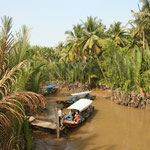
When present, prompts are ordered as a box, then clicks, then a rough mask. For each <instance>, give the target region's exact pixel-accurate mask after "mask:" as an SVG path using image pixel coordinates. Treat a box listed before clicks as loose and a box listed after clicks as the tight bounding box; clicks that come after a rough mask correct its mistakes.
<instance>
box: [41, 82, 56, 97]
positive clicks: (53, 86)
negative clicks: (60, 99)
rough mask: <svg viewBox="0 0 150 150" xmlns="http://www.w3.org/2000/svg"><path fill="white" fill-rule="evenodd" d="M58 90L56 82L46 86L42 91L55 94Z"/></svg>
mask: <svg viewBox="0 0 150 150" xmlns="http://www.w3.org/2000/svg"><path fill="white" fill-rule="evenodd" d="M57 90H58V88H57V87H56V84H51V85H48V86H45V87H44V88H43V90H42V92H41V93H42V94H43V95H48V94H54V93H56V92H57Z"/></svg>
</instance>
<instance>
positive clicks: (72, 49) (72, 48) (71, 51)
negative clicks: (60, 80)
mask: <svg viewBox="0 0 150 150" xmlns="http://www.w3.org/2000/svg"><path fill="white" fill-rule="evenodd" d="M82 29H83V28H82V25H80V24H77V25H74V26H73V31H66V32H65V34H68V37H67V40H66V42H65V47H66V48H65V49H64V50H65V52H67V55H66V57H67V56H69V59H70V60H72V61H73V60H74V57H75V56H77V57H79V58H80V57H81V56H80V54H79V49H80V48H81V46H80V41H81V37H82Z"/></svg>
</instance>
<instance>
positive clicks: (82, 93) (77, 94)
mask: <svg viewBox="0 0 150 150" xmlns="http://www.w3.org/2000/svg"><path fill="white" fill-rule="evenodd" d="M91 92H92V91H86V92H81V93H74V94H71V95H72V96H80V95H86V94H89V93H91Z"/></svg>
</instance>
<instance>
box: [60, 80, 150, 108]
mask: <svg viewBox="0 0 150 150" xmlns="http://www.w3.org/2000/svg"><path fill="white" fill-rule="evenodd" d="M60 89H62V90H63V89H65V90H68V91H72V92H74V91H78V92H81V91H86V90H107V91H108V90H109V92H111V98H110V99H111V100H113V101H114V102H115V103H116V104H119V105H124V106H129V107H134V108H142V109H143V108H146V109H150V94H149V93H135V92H125V91H121V90H119V89H115V90H111V89H110V86H109V85H106V84H100V83H99V84H94V83H93V84H81V83H70V84H62V85H61V87H60Z"/></svg>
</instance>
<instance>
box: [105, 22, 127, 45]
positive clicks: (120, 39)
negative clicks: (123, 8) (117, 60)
mask: <svg viewBox="0 0 150 150" xmlns="http://www.w3.org/2000/svg"><path fill="white" fill-rule="evenodd" d="M108 33H109V34H110V36H111V38H112V39H113V40H115V41H116V42H117V44H118V45H120V46H122V47H124V46H125V38H126V37H127V33H126V32H125V28H124V27H121V22H119V21H118V22H115V23H114V24H111V25H110V27H109V30H108Z"/></svg>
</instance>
